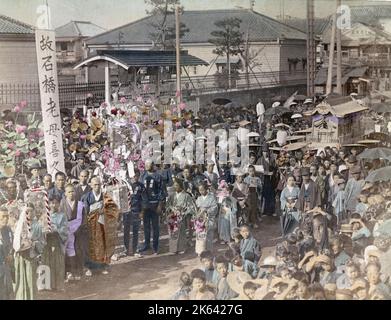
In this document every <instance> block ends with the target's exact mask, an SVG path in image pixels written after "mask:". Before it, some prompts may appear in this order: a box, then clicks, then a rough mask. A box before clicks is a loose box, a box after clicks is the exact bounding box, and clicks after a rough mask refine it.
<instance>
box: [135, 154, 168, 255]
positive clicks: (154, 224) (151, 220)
mask: <svg viewBox="0 0 391 320" xmlns="http://www.w3.org/2000/svg"><path fill="white" fill-rule="evenodd" d="M140 182H141V183H142V184H143V185H144V186H145V189H146V199H145V210H144V217H143V223H144V239H145V240H144V241H145V243H144V247H143V248H142V249H141V250H140V252H145V251H147V250H149V249H150V243H151V228H152V231H153V233H152V238H153V244H152V247H153V251H154V254H155V255H157V254H158V250H159V235H160V227H159V216H160V213H161V212H162V207H163V201H164V200H165V198H166V193H165V191H164V183H163V179H162V176H161V175H160V174H159V173H157V172H155V169H154V164H153V162H152V161H150V160H147V161H146V162H145V171H144V172H143V174H142V175H141V177H140Z"/></svg>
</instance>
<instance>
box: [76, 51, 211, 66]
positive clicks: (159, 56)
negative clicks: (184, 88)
mask: <svg viewBox="0 0 391 320" xmlns="http://www.w3.org/2000/svg"><path fill="white" fill-rule="evenodd" d="M96 56H97V57H100V59H105V58H109V59H111V61H116V62H119V63H121V64H122V65H125V66H127V68H129V67H157V66H175V65H176V52H175V51H152V50H150V51H142V50H98V51H97V54H96ZM94 59H95V56H92V57H89V58H87V59H86V60H84V61H83V62H81V63H80V64H79V65H78V66H81V65H83V64H84V63H88V62H89V61H91V60H94ZM181 65H184V66H198V65H208V63H207V62H205V61H204V60H201V59H199V58H197V57H195V56H192V55H190V54H188V53H187V51H182V53H181Z"/></svg>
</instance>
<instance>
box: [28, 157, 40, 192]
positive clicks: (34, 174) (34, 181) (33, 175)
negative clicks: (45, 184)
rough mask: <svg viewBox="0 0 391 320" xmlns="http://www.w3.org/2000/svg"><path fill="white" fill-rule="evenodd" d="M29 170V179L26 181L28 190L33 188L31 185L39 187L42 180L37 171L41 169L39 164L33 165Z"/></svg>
mask: <svg viewBox="0 0 391 320" xmlns="http://www.w3.org/2000/svg"><path fill="white" fill-rule="evenodd" d="M29 169H30V173H31V178H30V179H29V181H28V186H29V187H30V188H31V187H33V184H35V185H38V186H41V185H42V178H41V176H40V175H39V170H40V169H41V166H40V164H39V163H33V164H32V165H31V166H30V168H29Z"/></svg>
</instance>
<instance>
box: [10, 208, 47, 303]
mask: <svg viewBox="0 0 391 320" xmlns="http://www.w3.org/2000/svg"><path fill="white" fill-rule="evenodd" d="M42 229H43V228H42V225H41V223H40V222H39V217H37V216H36V215H35V208H34V205H33V204H28V205H27V207H26V208H25V210H24V211H23V212H22V214H21V215H20V217H19V220H18V223H17V226H16V230H15V237H14V243H13V246H14V250H15V252H16V253H15V298H16V300H34V298H35V296H36V291H37V268H38V256H39V255H41V254H42V252H43V250H44V247H45V244H46V243H45V236H44V233H43V231H42Z"/></svg>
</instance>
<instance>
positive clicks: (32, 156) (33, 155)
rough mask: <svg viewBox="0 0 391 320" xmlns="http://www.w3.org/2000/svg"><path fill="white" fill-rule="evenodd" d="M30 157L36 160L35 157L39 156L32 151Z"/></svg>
mask: <svg viewBox="0 0 391 320" xmlns="http://www.w3.org/2000/svg"><path fill="white" fill-rule="evenodd" d="M29 156H30V158H34V157H35V156H37V154H36V153H35V152H32V151H31V152H30V153H29Z"/></svg>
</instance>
